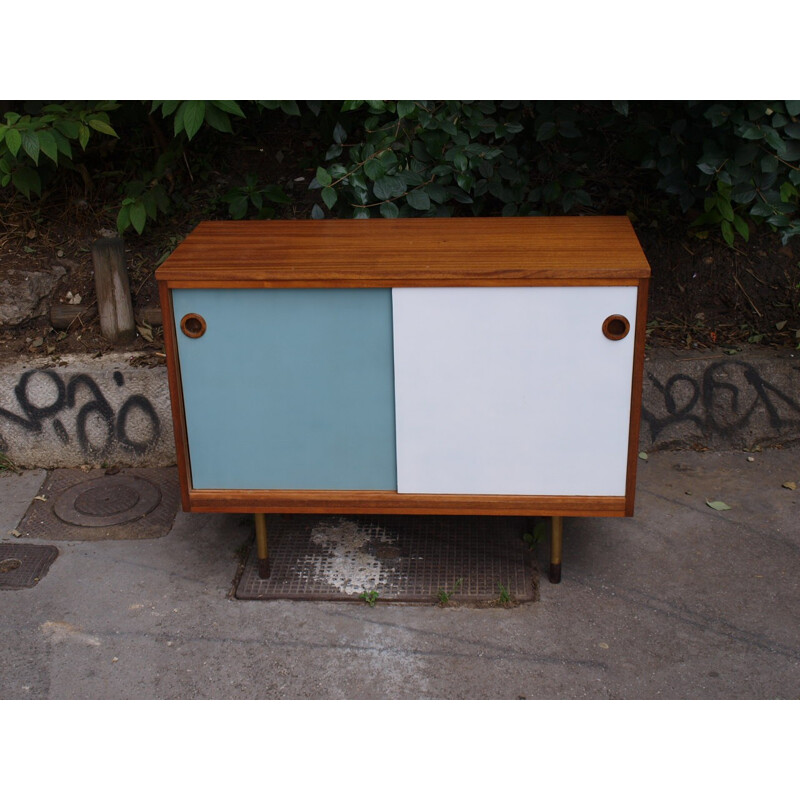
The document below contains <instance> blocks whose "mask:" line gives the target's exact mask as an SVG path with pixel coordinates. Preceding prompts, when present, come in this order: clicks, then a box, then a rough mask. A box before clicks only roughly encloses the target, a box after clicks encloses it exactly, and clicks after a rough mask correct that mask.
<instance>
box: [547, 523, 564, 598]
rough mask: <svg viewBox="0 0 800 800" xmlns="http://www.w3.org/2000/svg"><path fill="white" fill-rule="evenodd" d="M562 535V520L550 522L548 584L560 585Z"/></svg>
mask: <svg viewBox="0 0 800 800" xmlns="http://www.w3.org/2000/svg"><path fill="white" fill-rule="evenodd" d="M563 533H564V518H563V517H552V518H551V520H550V583H561V540H562V536H563Z"/></svg>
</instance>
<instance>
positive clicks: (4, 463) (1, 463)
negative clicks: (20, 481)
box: [0, 452, 19, 472]
mask: <svg viewBox="0 0 800 800" xmlns="http://www.w3.org/2000/svg"><path fill="white" fill-rule="evenodd" d="M0 472H19V469H17V465H16V464H15V463H14V462H13V461H12V460H11V459H10V458H9V457H8V456H7V455H6V454H5V453H2V452H0Z"/></svg>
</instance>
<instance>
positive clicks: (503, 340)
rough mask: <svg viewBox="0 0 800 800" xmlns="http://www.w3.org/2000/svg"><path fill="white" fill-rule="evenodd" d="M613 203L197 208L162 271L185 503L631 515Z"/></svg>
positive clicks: (263, 545) (627, 334) (556, 558)
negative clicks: (480, 210) (222, 214)
mask: <svg viewBox="0 0 800 800" xmlns="http://www.w3.org/2000/svg"><path fill="white" fill-rule="evenodd" d="M649 275H650V268H649V266H648V263H647V261H646V259H645V256H644V254H643V252H642V249H641V247H640V245H639V241H638V239H637V237H636V235H635V233H634V231H633V228H632V226H631V224H630V222H629V220H628V219H627V218H626V217H550V218H545V217H526V218H456V219H452V218H451V219H441V218H422V219H395V220H384V219H375V220H287V221H229V222H203V223H201V224H200V225H198V226H197V228H196V229H195V230H194V231H193V232H192V233H190V234H189V235H188V236H187V237H186V238H185V240H184V241H183V242H182V243H181V244H180V245H179V246H178V247H177V248H176V250H175V251H174V253H172V255H171V256H170V257H169V258H168V259H167V260H166V261H165V262H164V263H163V264H162V265H161V266H160V267H159V268H158V270H157V272H156V277H157V280H158V283H159V289H160V295H161V303H162V310H163V319H164V340H165V346H166V355H167V366H168V374H169V384H170V392H171V399H172V411H173V416H174V429H175V438H176V448H177V462H178V468H179V473H180V483H181V496H182V503H183V508H184V510H186V511H205V512H232V513H252V514H254V515H255V523H256V541H257V547H258V557H259V559H260V570H261V574H262V576H266V575H268V574H269V560H268V551H267V530H266V529H267V524H266V516H265V515H266V514H268V513H297V514H301V513H346V514H406V513H413V514H498V515H501V514H502V515H519V516H532V517H549V518H550V519H551V520H552V524H551V537H550V538H551V552H550V562H551V563H550V579H551V580H552V581H554V582H557V581H558V580H560V575H561V542H562V530H563V524H562V521H563V518H564V517H572V516H629V515H631V514H633V508H634V493H635V486H636V465H637V443H638V431H639V419H640V406H641V386H642V369H643V362H644V345H645V327H646V326H645V320H646V306H647V290H648V282H649Z"/></svg>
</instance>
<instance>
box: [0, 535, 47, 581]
mask: <svg viewBox="0 0 800 800" xmlns="http://www.w3.org/2000/svg"><path fill="white" fill-rule="evenodd" d="M57 555H58V549H57V548H55V547H53V545H51V544H47V545H41V544H15V543H11V544H5V543H3V544H0V589H29V588H30V587H31V586H36V584H37V583H38V582H39V581H40V580H41V579H42V578H43V577H44V576H45V575H46V574H47V570H49V569H50V565H51V564H52V563H53V562H54V561H55V560H56V556H57Z"/></svg>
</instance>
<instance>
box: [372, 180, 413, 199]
mask: <svg viewBox="0 0 800 800" xmlns="http://www.w3.org/2000/svg"><path fill="white" fill-rule="evenodd" d="M405 190H406V182H405V180H403V178H402V177H400V176H399V175H384V176H383V177H382V178H381V179H380V180H377V181H375V183H374V184H373V187H372V191H373V192H375V197H377V198H378V200H389V199H391V198H392V197H397V196H398V195H401V194H403V192H405Z"/></svg>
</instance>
